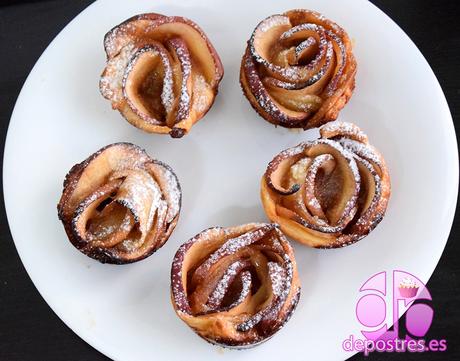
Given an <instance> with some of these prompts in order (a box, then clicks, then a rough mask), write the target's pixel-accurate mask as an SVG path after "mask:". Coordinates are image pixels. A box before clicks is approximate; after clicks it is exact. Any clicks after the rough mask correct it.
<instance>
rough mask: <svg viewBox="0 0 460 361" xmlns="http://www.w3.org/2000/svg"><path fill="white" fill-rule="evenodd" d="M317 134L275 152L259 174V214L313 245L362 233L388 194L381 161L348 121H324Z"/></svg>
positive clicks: (330, 244) (334, 243) (378, 216)
mask: <svg viewBox="0 0 460 361" xmlns="http://www.w3.org/2000/svg"><path fill="white" fill-rule="evenodd" d="M320 134H321V138H320V139H317V140H315V141H310V142H305V143H301V144H299V145H298V146H296V147H293V148H290V149H287V150H284V151H282V152H281V153H280V154H278V155H277V156H276V157H275V158H274V159H273V160H272V161H271V162H270V164H269V165H268V168H267V170H266V172H265V175H264V176H263V178H262V185H261V197H262V203H263V206H264V209H265V212H266V214H267V216H268V218H270V219H271V220H272V221H273V222H276V223H278V224H279V225H280V227H281V229H282V231H283V232H284V233H285V234H287V235H288V236H289V237H291V238H293V239H295V240H296V241H298V242H301V243H304V244H306V245H309V246H311V247H316V248H336V247H343V246H346V245H349V244H352V243H354V242H356V241H358V240H360V239H361V238H363V237H365V236H366V235H367V234H369V232H370V231H372V230H373V229H374V228H375V227H376V226H377V224H378V223H380V221H381V220H382V218H383V216H384V214H385V211H386V208H387V203H388V198H389V197H390V177H389V174H388V169H387V166H386V165H385V160H384V159H383V157H382V156H381V154H380V153H379V152H378V151H377V150H376V149H375V148H374V147H373V146H371V145H370V144H369V143H368V139H367V136H366V135H365V134H364V133H363V132H362V131H361V130H360V129H359V128H358V127H357V126H356V125H354V124H351V123H342V122H337V123H330V124H326V125H324V126H323V127H321V129H320Z"/></svg>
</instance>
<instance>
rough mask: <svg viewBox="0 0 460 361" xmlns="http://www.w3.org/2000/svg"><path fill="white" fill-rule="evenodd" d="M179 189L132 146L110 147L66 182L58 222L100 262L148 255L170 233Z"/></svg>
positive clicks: (77, 168)
mask: <svg viewBox="0 0 460 361" xmlns="http://www.w3.org/2000/svg"><path fill="white" fill-rule="evenodd" d="M180 207H181V190H180V185H179V182H178V180H177V177H176V175H175V174H174V172H173V171H172V169H171V168H170V167H169V166H168V165H166V164H164V163H162V162H159V161H157V160H154V159H151V158H150V157H149V156H148V155H147V153H145V151H143V150H142V149H141V148H139V147H138V146H135V145H133V144H130V143H115V144H111V145H108V146H106V147H104V148H102V149H100V150H98V151H97V152H96V153H94V154H93V155H91V156H90V157H89V158H87V159H86V160H84V161H83V162H81V163H79V164H76V165H75V166H74V167H73V168H72V169H71V170H70V172H69V173H68V174H67V176H66V178H65V180H64V190H63V193H62V197H61V200H60V201H59V204H58V214H59V219H60V220H61V221H62V223H63V224H64V228H65V231H66V233H67V236H68V237H69V240H70V241H71V242H72V244H73V245H74V246H75V247H76V248H78V249H79V250H80V251H81V252H83V253H84V254H86V255H88V256H89V257H92V258H94V259H96V260H98V261H100V262H102V263H115V264H123V263H131V262H136V261H139V260H141V259H143V258H146V257H148V256H150V255H151V254H152V253H153V252H155V251H156V250H157V249H158V248H160V247H161V246H162V245H163V244H164V243H165V242H166V241H167V240H168V238H169V236H170V235H171V232H172V231H173V230H174V228H175V226H176V223H177V220H178V218H179V212H180Z"/></svg>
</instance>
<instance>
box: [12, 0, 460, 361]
mask: <svg viewBox="0 0 460 361" xmlns="http://www.w3.org/2000/svg"><path fill="white" fill-rule="evenodd" d="M154 3H155V4H154ZM304 6H305V1H303V0H299V1H297V0H288V1H285V2H283V4H282V5H281V4H280V2H279V1H264V2H263V3H262V2H255V1H247V0H235V1H231V2H228V1H220V2H217V1H213V0H190V1H170V0H157V1H156V2H152V1H141V0H139V1H132V0H131V1H117V2H115V1H112V0H102V1H97V2H96V3H94V4H93V5H91V6H90V7H88V8H87V9H86V10H85V11H84V12H82V13H81V14H80V15H79V16H78V17H77V18H75V20H73V21H72V22H71V23H70V24H69V25H68V26H67V27H66V28H65V29H64V30H63V31H62V32H61V33H60V34H59V35H58V36H57V37H56V39H55V40H54V41H53V42H52V43H51V45H50V46H49V47H48V49H47V50H46V51H45V52H44V53H43V55H42V57H41V58H40V59H39V60H38V62H37V64H36V65H35V67H34V69H33V71H32V72H31V74H30V76H29V78H28V79H27V82H26V84H25V85H24V88H23V89H22V92H21V95H20V96H19V99H18V101H17V104H16V107H15V109H14V113H13V116H12V118H11V123H10V126H9V130H8V138H7V141H6V147H5V159H4V193H5V202H6V209H7V213H8V220H9V223H10V228H11V232H12V234H13V238H14V240H15V243H16V247H17V249H18V252H19V254H20V256H21V259H22V261H23V263H24V265H25V267H26V269H27V271H28V273H29V275H30V277H31V278H32V280H33V282H34V284H35V285H36V287H37V289H38V290H39V292H40V293H41V294H42V296H43V297H44V299H45V300H46V301H47V302H48V304H49V305H50V306H51V308H52V309H53V310H54V311H55V312H56V313H57V315H58V316H59V317H60V318H61V319H62V320H63V321H64V322H65V323H66V324H67V325H68V326H69V327H70V328H71V329H72V330H74V331H75V332H76V333H77V334H78V335H79V336H80V337H82V338H83V339H84V340H85V341H87V342H88V343H90V344H91V345H92V346H94V347H95V348H97V349H98V350H100V351H101V352H103V353H104V354H106V355H107V356H109V357H111V358H113V359H117V360H152V359H155V358H159V359H163V358H166V357H167V358H168V359H170V360H183V359H187V360H190V361H191V360H203V359H205V360H206V359H210V358H212V357H216V356H219V357H221V358H220V359H221V360H224V359H225V360H230V359H234V358H235V357H236V358H238V360H250V359H252V360H254V359H261V358H263V359H264V360H280V358H281V357H282V359H289V360H305V359H312V360H321V359H325V360H333V359H344V358H347V357H348V356H350V353H346V352H345V351H343V350H342V341H343V340H344V339H345V338H346V337H348V336H349V335H350V334H357V332H358V331H359V326H358V322H357V321H356V319H355V305H356V300H357V296H358V289H359V287H360V285H361V284H362V283H363V282H364V281H365V280H367V279H368V277H369V276H371V275H373V274H375V273H377V272H379V271H382V270H392V269H404V270H406V271H409V272H411V273H413V274H415V275H417V276H418V277H419V278H420V279H421V280H422V281H424V282H426V281H427V280H428V278H429V277H430V275H431V274H432V272H433V270H434V268H435V266H436V264H437V262H438V260H439V257H440V255H441V253H442V250H443V248H444V245H445V243H446V240H447V237H448V234H449V230H450V227H451V225H452V219H453V215H454V209H455V202H456V199H457V184H458V159H457V144H456V139H455V133H454V128H453V125H452V119H451V116H450V113H449V109H448V106H447V104H446V100H445V98H444V95H443V93H442V91H441V88H440V86H439V84H438V82H437V80H436V78H435V76H434V74H433V72H432V71H431V69H430V67H429V66H428V64H427V62H426V61H425V59H424V58H423V56H422V55H421V54H420V52H419V51H418V50H417V48H416V47H415V45H414V44H413V43H412V42H411V41H410V39H409V38H408V37H407V36H406V35H405V34H404V33H403V32H402V31H401V29H399V28H398V26H397V25H396V24H395V23H393V22H392V21H391V20H390V19H389V18H388V17H387V16H385V15H384V14H383V13H382V12H381V11H379V10H378V9H377V8H376V7H374V6H373V5H372V4H370V3H368V2H367V1H361V0H355V1H346V2H345V1H324V0H312V1H309V3H308V6H309V7H310V8H311V9H314V10H317V11H319V12H321V13H323V14H324V15H325V16H326V17H328V18H330V19H333V20H334V21H336V22H337V23H338V24H340V25H342V26H343V27H344V28H345V29H346V30H347V31H348V33H349V35H350V37H351V38H352V39H353V41H354V44H355V55H356V58H357V61H358V75H357V86H356V90H355V93H354V95H353V97H352V99H351V101H350V102H349V104H348V105H347V106H346V107H345V109H344V110H343V111H342V112H341V114H340V117H339V119H341V120H344V121H352V122H355V123H357V124H358V125H359V126H360V127H361V128H362V129H363V130H364V131H365V132H366V133H367V134H368V135H369V138H370V140H371V142H372V143H373V144H374V145H375V146H376V147H377V148H378V149H380V150H381V152H382V153H383V154H384V156H385V158H386V161H387V163H388V165H389V168H390V172H391V177H392V188H393V194H392V197H391V199H390V203H389V207H388V211H387V215H386V217H385V219H384V220H383V222H382V223H381V224H380V225H379V226H378V227H377V228H376V229H375V231H374V232H372V233H371V234H370V235H369V236H368V237H367V238H366V239H364V240H362V241H361V242H359V243H357V244H356V245H353V246H350V247H346V248H343V249H337V250H315V249H309V248H307V247H303V246H301V245H297V244H296V245H295V250H296V258H297V263H298V265H299V272H300V279H301V282H302V287H303V289H302V291H303V292H302V297H301V301H300V304H299V306H298V308H297V311H296V312H295V314H294V316H293V317H292V319H291V321H290V322H289V323H288V324H287V325H286V327H285V328H284V329H283V330H282V331H280V332H279V334H277V335H276V336H275V337H274V338H273V339H272V340H270V341H269V342H266V343H265V344H263V345H261V346H259V347H256V348H254V349H251V350H247V351H240V352H238V351H231V350H224V349H222V348H219V347H215V346H212V345H209V344H208V343H206V342H204V341H203V340H202V339H200V338H199V337H197V336H196V335H195V334H194V333H193V332H192V331H191V330H190V329H189V328H188V327H187V326H186V325H185V324H183V323H182V321H180V320H179V319H178V318H177V317H176V315H175V314H174V311H173V308H172V306H171V304H170V296H169V274H170V263H171V260H172V257H173V255H174V252H175V251H176V249H177V248H178V247H179V245H180V244H181V243H183V242H184V241H186V240H188V239H189V238H190V237H192V236H194V235H195V234H196V233H198V232H199V231H201V230H202V229H204V228H207V227H210V226H214V225H220V226H230V225H236V224H241V223H247V222H253V221H266V217H265V216H264V212H263V210H262V207H261V202H260V200H259V180H260V177H261V175H262V174H263V172H264V170H265V167H266V165H267V163H268V162H269V161H270V160H271V159H272V157H273V156H274V155H275V154H277V153H278V152H279V151H280V150H282V149H285V148H287V147H289V146H293V145H296V144H298V143H299V142H301V141H304V140H306V139H312V138H314V137H316V136H317V131H313V130H312V131H307V132H293V131H289V130H286V129H282V128H275V127H273V126H272V125H270V124H268V123H267V122H265V121H264V120H263V119H262V118H259V116H258V115H256V113H255V112H254V111H253V110H252V108H251V107H250V105H249V103H248V101H247V100H246V99H245V98H244V97H243V95H242V92H241V89H240V86H239V81H238V75H239V66H240V60H241V56H242V54H243V51H244V48H245V45H246V40H247V39H248V38H249V36H250V34H251V32H252V31H253V29H254V27H255V26H256V25H257V24H258V22H259V21H260V20H262V19H263V18H265V17H266V16H268V15H271V14H275V13H280V12H283V11H285V10H288V9H290V8H300V7H304ZM142 12H158V13H163V14H167V15H181V16H186V17H188V18H191V19H193V20H194V21H196V22H197V23H198V24H199V25H200V26H201V27H202V28H203V29H204V30H205V31H206V33H207V34H208V35H209V37H210V39H211V41H212V42H213V43H214V45H215V47H216V48H217V51H218V52H219V54H220V56H221V58H222V61H223V64H224V67H225V77H224V80H223V82H222V83H221V87H220V91H219V95H218V97H217V100H216V103H215V105H214V107H213V108H212V110H211V111H210V112H209V113H208V115H207V116H206V117H205V118H204V119H203V120H201V121H200V122H199V123H198V124H197V125H196V126H195V127H194V128H193V129H192V131H191V133H190V134H189V135H187V136H186V137H184V138H183V139H179V140H178V139H172V138H170V137H169V136H161V135H150V134H146V133H143V132H142V131H140V130H138V129H136V128H134V127H132V126H131V125H129V124H128V123H127V122H126V121H125V120H124V119H123V118H122V117H121V116H120V115H119V114H118V112H116V111H113V110H111V107H110V104H109V102H108V101H106V100H105V99H103V98H102V96H101V95H100V94H99V89H98V81H99V75H100V73H101V71H102V69H103V68H104V64H105V53H104V50H103V47H102V39H103V36H104V34H105V33H106V31H108V30H109V29H110V28H112V27H113V26H114V25H117V24H118V23H120V22H122V21H123V20H125V19H127V18H129V17H130V16H132V15H135V14H138V13H142ZM118 141H128V142H132V143H135V144H138V145H140V146H141V147H144V148H145V149H146V150H147V152H148V153H149V154H150V155H151V156H153V157H155V158H158V159H161V160H163V161H165V162H167V163H168V164H170V165H171V166H172V167H173V168H174V170H175V171H176V173H177V175H178V177H179V179H180V182H181V184H182V190H183V194H184V197H183V209H182V213H181V218H180V220H179V224H178V226H177V228H176V230H175V232H174V233H173V235H172V237H171V238H170V240H169V241H168V243H167V244H166V245H165V246H164V247H163V248H162V249H161V250H159V251H158V252H157V253H156V254H154V255H153V256H152V257H150V258H148V259H146V260H144V261H142V262H138V263H135V264H131V265H127V266H113V265H103V264H99V263H97V262H96V261H93V260H91V259H89V258H88V257H86V256H84V255H83V254H81V253H80V252H79V251H77V250H76V249H75V248H74V247H73V246H72V245H71V244H70V242H69V241H68V240H67V237H66V235H65V233H64V229H63V227H62V224H61V223H60V222H59V220H58V218H57V212H56V203H57V202H58V200H59V197H60V194H61V191H62V181H63V179H64V176H65V174H66V173H67V171H68V170H69V169H70V168H71V166H72V165H74V164H75V163H77V162H80V161H81V160H83V159H85V158H86V157H87V156H88V155H90V154H91V153H93V152H94V151H96V150H97V149H99V148H100V147H102V146H104V145H106V144H109V143H113V142H118ZM300 347H301V349H300ZM190 350H193V352H191V351H190Z"/></svg>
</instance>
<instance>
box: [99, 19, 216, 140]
mask: <svg viewBox="0 0 460 361" xmlns="http://www.w3.org/2000/svg"><path fill="white" fill-rule="evenodd" d="M104 47H105V51H106V53H107V65H106V68H105V69H104V72H103V73H102V76H101V80H100V90H101V93H102V95H103V96H104V97H105V98H106V99H108V100H110V101H111V103H112V107H113V108H114V109H117V110H119V111H120V113H121V114H122V115H123V116H124V117H125V118H126V120H128V121H129V122H130V123H131V124H133V125H134V126H136V127H138V128H140V129H143V130H145V131H147V132H150V133H161V134H170V135H171V136H172V137H174V138H180V137H182V136H183V135H185V134H187V133H188V132H189V130H190V128H191V127H192V125H193V124H195V123H196V122H197V121H198V120H200V119H201V118H202V117H203V116H204V115H205V114H206V113H207V111H208V110H209V109H210V107H211V106H212V104H213V102H214V98H215V96H216V94H217V90H218V86H219V82H220V80H221V79H222V76H223V67H222V63H221V61H220V58H219V56H218V54H217V52H216V50H215V49H214V47H213V45H212V44H211V42H210V40H209V39H208V38H207V36H206V35H205V33H204V32H203V30H201V29H200V28H199V27H198V25H197V24H195V23H194V22H193V21H191V20H189V19H186V18H183V17H178V16H164V15H160V14H153V13H151V14H141V15H137V16H134V17H132V18H130V19H128V20H126V21H125V22H123V23H121V24H120V25H118V26H116V27H115V28H113V29H112V30H110V31H109V32H108V33H107V34H106V36H105V39H104Z"/></svg>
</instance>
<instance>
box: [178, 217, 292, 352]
mask: <svg viewBox="0 0 460 361" xmlns="http://www.w3.org/2000/svg"><path fill="white" fill-rule="evenodd" d="M299 297H300V284H299V280H298V276H297V266H296V262H295V259H294V252H293V249H292V248H291V246H290V244H289V242H288V241H287V240H286V238H285V236H284V235H283V234H282V233H281V231H280V230H279V229H278V226H277V225H275V224H255V223H252V224H246V225H242V226H238V227H231V228H220V227H215V228H210V229H207V230H205V231H203V232H201V233H200V234H198V235H197V236H195V237H194V238H192V239H190V240H189V241H187V242H186V243H184V244H183V245H182V246H181V247H180V248H179V250H178V251H177V253H176V255H175V257H174V261H173V264H172V270H171V298H172V303H173V306H174V309H175V311H176V313H177V315H178V316H179V317H180V318H181V319H182V320H183V321H184V322H185V323H186V324H187V325H189V326H190V327H191V328H192V329H193V330H194V331H195V332H196V333H197V334H198V335H199V336H201V337H203V338H204V339H205V340H207V341H209V342H211V343H214V344H219V345H222V346H227V347H235V348H246V347H250V346H255V345H256V344H259V343H261V342H263V341H265V340H267V339H268V338H270V337H271V336H273V334H275V333H276V332H277V331H278V330H279V329H280V328H281V327H282V326H283V325H284V324H285V323H286V322H287V321H288V319H289V318H290V316H291V314H292V313H293V311H294V310H295V308H296V305H297V303H298V301H299Z"/></svg>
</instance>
